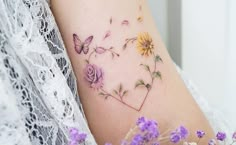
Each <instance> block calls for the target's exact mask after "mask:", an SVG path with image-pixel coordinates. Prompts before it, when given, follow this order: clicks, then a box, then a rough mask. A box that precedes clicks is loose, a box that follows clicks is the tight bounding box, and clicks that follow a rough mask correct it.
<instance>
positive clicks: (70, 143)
mask: <svg viewBox="0 0 236 145" xmlns="http://www.w3.org/2000/svg"><path fill="white" fill-rule="evenodd" d="M69 145H78V142H77V141H75V140H71V141H70V142H69Z"/></svg>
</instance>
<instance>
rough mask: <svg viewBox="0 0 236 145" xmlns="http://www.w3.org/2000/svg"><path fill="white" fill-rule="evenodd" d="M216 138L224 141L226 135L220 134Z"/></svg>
mask: <svg viewBox="0 0 236 145" xmlns="http://www.w3.org/2000/svg"><path fill="white" fill-rule="evenodd" d="M216 138H217V140H220V141H224V140H225V138H226V134H225V133H224V132H218V133H217V135H216Z"/></svg>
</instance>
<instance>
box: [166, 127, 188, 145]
mask: <svg viewBox="0 0 236 145" xmlns="http://www.w3.org/2000/svg"><path fill="white" fill-rule="evenodd" d="M187 136H188V130H187V129H186V128H185V127H184V126H180V127H179V128H177V129H176V130H175V131H173V132H171V134H170V141H171V142H173V143H178V142H180V141H181V140H183V139H186V138H187Z"/></svg>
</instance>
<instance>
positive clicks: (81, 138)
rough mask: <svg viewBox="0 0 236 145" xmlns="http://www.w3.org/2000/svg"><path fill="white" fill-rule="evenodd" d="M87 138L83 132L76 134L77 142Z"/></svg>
mask: <svg viewBox="0 0 236 145" xmlns="http://www.w3.org/2000/svg"><path fill="white" fill-rule="evenodd" d="M86 138H87V134H85V133H80V134H79V135H78V142H79V143H83V142H85V139H86Z"/></svg>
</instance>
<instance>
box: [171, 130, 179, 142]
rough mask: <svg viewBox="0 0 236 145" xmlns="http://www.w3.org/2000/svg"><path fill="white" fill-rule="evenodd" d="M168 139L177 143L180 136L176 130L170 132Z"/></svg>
mask: <svg viewBox="0 0 236 145" xmlns="http://www.w3.org/2000/svg"><path fill="white" fill-rule="evenodd" d="M170 141H171V142H172V143H179V142H180V141H181V136H180V134H179V133H178V132H176V131H174V132H172V133H171V134H170Z"/></svg>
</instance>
